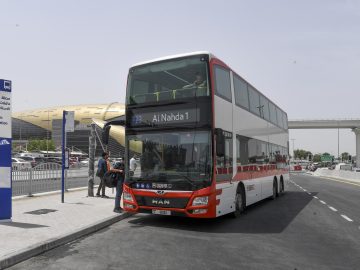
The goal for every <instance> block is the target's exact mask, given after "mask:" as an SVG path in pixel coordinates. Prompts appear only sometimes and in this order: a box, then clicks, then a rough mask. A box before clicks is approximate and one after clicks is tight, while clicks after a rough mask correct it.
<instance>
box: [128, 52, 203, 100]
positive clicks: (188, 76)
mask: <svg viewBox="0 0 360 270" xmlns="http://www.w3.org/2000/svg"><path fill="white" fill-rule="evenodd" d="M207 69H208V67H207V60H206V57H204V56H200V55H198V56H195V57H194V56H192V57H189V58H181V59H177V60H170V61H166V62H160V63H154V64H147V65H144V66H139V67H134V68H132V69H130V75H129V82H128V89H127V104H130V105H134V104H142V103H153V102H155V103H156V102H159V101H171V100H178V99H182V98H193V97H197V96H209V95H210V91H209V78H208V70H207Z"/></svg>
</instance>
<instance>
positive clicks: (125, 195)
mask: <svg viewBox="0 0 360 270" xmlns="http://www.w3.org/2000/svg"><path fill="white" fill-rule="evenodd" d="M123 200H124V201H129V202H134V199H133V197H132V196H131V194H130V193H129V192H127V191H124V193H123Z"/></svg>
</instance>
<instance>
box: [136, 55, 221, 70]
mask: <svg viewBox="0 0 360 270" xmlns="http://www.w3.org/2000/svg"><path fill="white" fill-rule="evenodd" d="M200 54H207V55H209V56H210V58H213V57H215V56H214V55H213V54H211V53H210V52H208V51H197V52H190V53H182V54H173V55H168V56H165V57H160V58H155V59H152V60H148V61H144V62H140V63H136V64H135V65H132V66H131V68H133V67H136V66H142V65H145V64H150V63H153V62H158V61H164V60H170V59H175V58H180V57H186V56H193V55H200Z"/></svg>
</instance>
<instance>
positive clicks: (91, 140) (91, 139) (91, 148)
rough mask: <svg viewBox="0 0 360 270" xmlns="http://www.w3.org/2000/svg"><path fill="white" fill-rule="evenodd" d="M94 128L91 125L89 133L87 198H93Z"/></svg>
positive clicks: (93, 125) (93, 124)
mask: <svg viewBox="0 0 360 270" xmlns="http://www.w3.org/2000/svg"><path fill="white" fill-rule="evenodd" d="M95 130H96V126H95V123H92V124H91V131H90V137H89V172H88V175H89V180H88V196H89V197H94V178H95V177H94V163H95V151H96V133H95Z"/></svg>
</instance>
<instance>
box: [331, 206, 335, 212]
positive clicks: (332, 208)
mask: <svg viewBox="0 0 360 270" xmlns="http://www.w3.org/2000/svg"><path fill="white" fill-rule="evenodd" d="M329 208H330V209H331V210H333V211H334V212H337V209H335V208H334V207H332V206H329Z"/></svg>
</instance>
